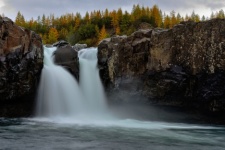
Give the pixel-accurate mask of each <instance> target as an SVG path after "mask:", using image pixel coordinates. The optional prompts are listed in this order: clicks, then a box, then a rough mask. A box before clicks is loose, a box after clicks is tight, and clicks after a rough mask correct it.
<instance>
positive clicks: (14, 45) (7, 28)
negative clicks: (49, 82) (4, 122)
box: [0, 17, 44, 117]
mask: <svg viewBox="0 0 225 150" xmlns="http://www.w3.org/2000/svg"><path fill="white" fill-rule="evenodd" d="M43 57H44V56H43V46H42V40H41V38H40V36H39V35H37V34H36V33H34V32H33V31H30V30H27V29H24V28H22V27H20V26H17V25H15V24H14V23H13V21H11V20H10V19H9V18H7V17H3V18H2V17H0V116H14V117H15V116H25V115H30V114H31V111H32V109H33V108H32V107H33V103H34V99H35V98H34V97H35V91H36V89H37V86H38V81H39V78H40V73H41V69H42V67H43ZM23 103H24V105H23ZM17 104H18V105H19V107H18V105H17ZM15 108H17V109H15Z"/></svg>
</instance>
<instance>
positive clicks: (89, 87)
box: [78, 48, 106, 114]
mask: <svg viewBox="0 0 225 150" xmlns="http://www.w3.org/2000/svg"><path fill="white" fill-rule="evenodd" d="M78 56H79V63H80V88H81V90H82V92H83V94H84V96H85V100H86V107H87V111H89V113H100V114H103V113H104V112H105V111H106V103H105V96H104V91H103V86H102V83H101V80H100V78H99V70H98V68H97V48H88V49H83V50H81V51H79V53H78Z"/></svg>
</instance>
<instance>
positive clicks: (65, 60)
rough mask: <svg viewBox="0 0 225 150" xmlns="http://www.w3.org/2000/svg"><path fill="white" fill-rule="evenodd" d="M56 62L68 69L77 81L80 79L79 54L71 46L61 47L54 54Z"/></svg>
mask: <svg viewBox="0 0 225 150" xmlns="http://www.w3.org/2000/svg"><path fill="white" fill-rule="evenodd" d="M53 55H54V62H55V64H57V65H61V66H63V67H64V68H66V69H67V70H68V71H69V72H70V73H71V74H72V75H73V76H74V77H75V78H76V79H78V78H79V59H78V52H77V51H75V50H74V49H73V48H72V47H71V46H70V45H65V46H60V47H58V48H57V49H56V51H55V52H54V54H53Z"/></svg>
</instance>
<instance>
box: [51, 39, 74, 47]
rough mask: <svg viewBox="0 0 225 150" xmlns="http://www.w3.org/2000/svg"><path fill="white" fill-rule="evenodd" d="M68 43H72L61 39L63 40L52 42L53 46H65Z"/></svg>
mask: <svg viewBox="0 0 225 150" xmlns="http://www.w3.org/2000/svg"><path fill="white" fill-rule="evenodd" d="M66 45H70V44H69V43H68V42H66V41H64V40H61V41H58V42H55V43H53V44H52V46H54V47H63V46H66Z"/></svg>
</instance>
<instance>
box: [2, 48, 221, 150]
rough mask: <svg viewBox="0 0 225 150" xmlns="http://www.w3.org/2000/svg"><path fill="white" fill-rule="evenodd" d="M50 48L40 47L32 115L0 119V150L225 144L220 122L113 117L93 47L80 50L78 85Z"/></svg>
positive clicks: (156, 149)
mask: <svg viewBox="0 0 225 150" xmlns="http://www.w3.org/2000/svg"><path fill="white" fill-rule="evenodd" d="M54 51H55V48H45V59H44V61H45V65H44V68H43V71H42V76H41V83H40V87H39V93H38V98H37V100H38V103H37V117H35V118H20V119H19V118H15V119H8V118H0V150H2V149H3V150H5V149H7V150H8V149H10V150H30V149H34V150H40V149H43V150H51V149H52V150H53V149H54V150H55V149H58V150H61V149H73V150H74V149H76V150H79V149H82V150H83V149H88V150H89V149H94V150H105V149H107V150H108V149H109V150H110V149H121V150H132V149H134V150H136V149H140V150H142V149H144V150H145V149H147V150H165V149H167V150H190V149H191V150H192V149H193V150H222V149H225V143H224V141H225V127H224V126H209V125H196V124H187V123H171V122H170V123H168V122H158V121H150V120H144V119H142V120H137V118H142V117H143V116H144V115H148V114H145V113H143V114H142V115H143V116H142V115H141V116H140V117H137V116H136V117H135V118H136V119H132V117H131V116H132V115H127V117H126V116H124V115H123V117H120V116H116V117H115V116H114V115H112V113H110V110H109V109H108V108H107V103H106V101H105V99H106V98H105V95H104V90H103V88H102V86H101V82H100V79H99V75H98V69H97V58H96V52H97V49H95V48H90V49H85V50H81V51H80V52H79V60H80V83H79V84H78V83H77V82H76V80H75V79H74V78H73V77H72V76H71V75H70V74H69V73H68V72H67V71H66V70H64V69H63V68H62V67H60V66H56V65H55V64H54V63H53V62H52V58H51V57H52V53H53V52H54ZM115 110H116V109H115ZM123 111H125V110H123ZM134 111H135V110H132V113H134ZM114 114H117V115H118V114H119V113H118V112H117V113H114Z"/></svg>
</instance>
